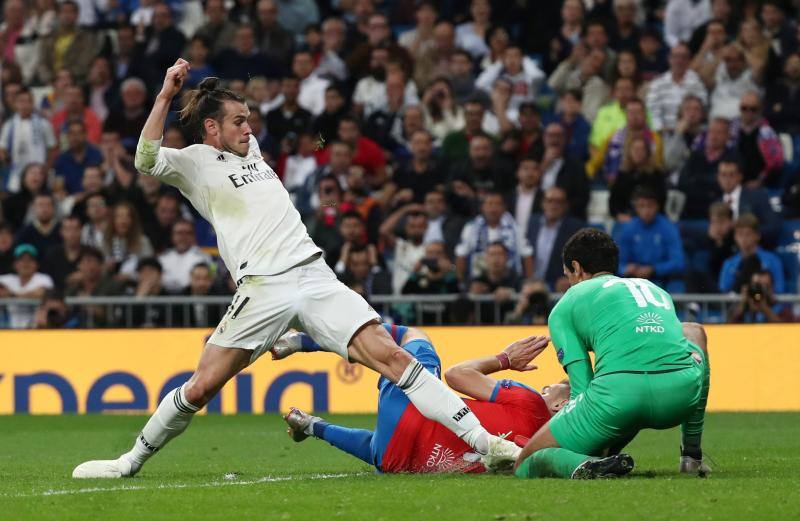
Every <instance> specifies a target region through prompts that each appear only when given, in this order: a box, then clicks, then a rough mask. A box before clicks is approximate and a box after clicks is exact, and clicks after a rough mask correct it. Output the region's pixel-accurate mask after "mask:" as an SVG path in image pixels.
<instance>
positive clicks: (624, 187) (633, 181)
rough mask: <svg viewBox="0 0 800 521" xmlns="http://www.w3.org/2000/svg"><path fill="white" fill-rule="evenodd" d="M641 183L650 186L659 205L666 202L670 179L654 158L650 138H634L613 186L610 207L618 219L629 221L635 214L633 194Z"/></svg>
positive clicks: (612, 213) (662, 205)
mask: <svg viewBox="0 0 800 521" xmlns="http://www.w3.org/2000/svg"><path fill="white" fill-rule="evenodd" d="M640 186H646V187H648V188H649V189H650V190H651V191H652V192H653V193H654V194H655V195H656V199H657V201H658V206H659V208H664V205H665V204H666V202H667V179H666V176H665V175H664V171H663V170H661V169H660V168H659V167H658V165H657V164H656V161H655V159H654V158H653V156H652V154H651V152H650V147H649V146H647V140H646V139H644V137H642V136H636V137H632V138H631V142H630V144H629V145H628V149H627V152H626V154H625V157H624V158H623V159H622V166H621V167H620V172H619V175H618V176H617V179H616V180H615V181H614V184H613V185H612V186H611V194H610V197H609V200H608V209H609V213H610V214H611V216H612V217H614V219H616V220H617V222H619V223H624V222H628V221H629V220H630V219H631V216H632V215H633V212H632V210H633V207H632V205H631V202H632V201H631V197H632V196H633V193H634V192H635V191H636V189H637V188H639V187H640Z"/></svg>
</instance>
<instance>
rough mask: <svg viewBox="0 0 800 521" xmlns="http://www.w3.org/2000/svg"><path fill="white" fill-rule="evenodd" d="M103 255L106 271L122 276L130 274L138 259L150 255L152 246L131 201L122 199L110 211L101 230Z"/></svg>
mask: <svg viewBox="0 0 800 521" xmlns="http://www.w3.org/2000/svg"><path fill="white" fill-rule="evenodd" d="M103 254H104V255H105V257H106V264H107V266H108V269H109V271H110V272H111V273H116V274H118V276H119V277H120V278H123V279H124V278H132V277H133V275H134V273H135V272H136V266H137V263H138V262H139V259H143V258H147V257H150V256H152V255H153V246H152V245H151V243H150V240H149V239H148V238H147V237H146V236H145V235H144V234H142V232H141V222H140V221H139V214H138V213H137V212H136V209H135V208H134V207H133V205H132V204H131V203H129V202H127V201H121V202H119V203H117V204H115V205H114V208H113V209H112V210H111V219H110V220H109V221H108V225H107V227H106V230H105V232H104V233H103Z"/></svg>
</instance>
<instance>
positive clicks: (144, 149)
mask: <svg viewBox="0 0 800 521" xmlns="http://www.w3.org/2000/svg"><path fill="white" fill-rule="evenodd" d="M160 148H161V140H160V139H154V140H151V139H145V138H143V137H139V143H137V145H136V157H135V158H134V160H133V164H134V166H135V167H136V170H138V171H139V172H142V173H144V174H148V173H150V171H152V170H153V167H154V166H156V161H157V160H158V151H159V149H160Z"/></svg>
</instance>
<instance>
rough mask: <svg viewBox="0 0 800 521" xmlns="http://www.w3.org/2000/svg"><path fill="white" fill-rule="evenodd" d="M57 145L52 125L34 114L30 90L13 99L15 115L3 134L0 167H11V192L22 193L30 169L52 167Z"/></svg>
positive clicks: (10, 119)
mask: <svg viewBox="0 0 800 521" xmlns="http://www.w3.org/2000/svg"><path fill="white" fill-rule="evenodd" d="M56 144H57V143H56V138H55V135H54V133H53V127H52V126H51V125H50V122H49V121H47V120H46V119H45V118H43V117H42V116H41V115H39V114H38V113H37V112H35V111H34V105H33V95H32V94H31V92H30V90H28V89H27V88H21V89H20V90H19V91H18V92H17V94H16V96H15V97H14V115H13V116H11V117H10V118H8V119H7V120H6V122H5V123H3V126H2V130H0V163H5V164H6V165H7V166H8V177H7V183H6V188H7V189H8V191H9V192H12V193H15V192H18V191H19V190H20V187H21V186H22V172H23V171H24V170H25V168H26V167H27V166H28V165H30V164H32V163H44V164H46V165H48V166H49V165H52V163H53V160H54V159H55V155H56V154H57V153H58V151H57V148H56Z"/></svg>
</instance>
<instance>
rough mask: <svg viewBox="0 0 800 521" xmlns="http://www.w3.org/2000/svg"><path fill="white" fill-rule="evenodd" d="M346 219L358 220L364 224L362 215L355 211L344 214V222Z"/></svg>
mask: <svg viewBox="0 0 800 521" xmlns="http://www.w3.org/2000/svg"><path fill="white" fill-rule="evenodd" d="M345 219H358V221H359V222H360V223H363V222H364V219H363V218H362V217H361V214H360V213H358V212H357V211H355V210H348V211H346V212H344V213H343V214H342V219H341V220H342V221H344V220H345Z"/></svg>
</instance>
